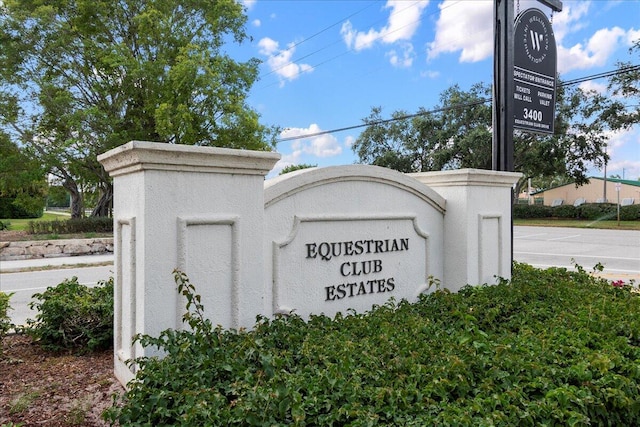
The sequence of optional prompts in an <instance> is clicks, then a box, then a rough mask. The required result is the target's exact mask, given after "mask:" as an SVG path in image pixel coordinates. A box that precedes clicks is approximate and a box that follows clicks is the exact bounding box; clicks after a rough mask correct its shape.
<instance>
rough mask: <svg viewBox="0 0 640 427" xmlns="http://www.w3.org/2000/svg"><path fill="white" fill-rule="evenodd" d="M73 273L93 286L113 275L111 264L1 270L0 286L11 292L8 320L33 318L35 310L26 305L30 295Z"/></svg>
mask: <svg viewBox="0 0 640 427" xmlns="http://www.w3.org/2000/svg"><path fill="white" fill-rule="evenodd" d="M74 276H75V277H77V278H78V282H80V283H82V284H85V285H88V286H95V285H96V284H97V283H98V281H100V280H107V279H108V278H109V277H111V276H113V265H107V266H99V267H86V266H85V267H82V268H69V269H59V270H43V271H25V272H11V273H8V272H2V273H0V290H1V291H2V292H5V293H12V292H13V293H14V294H13V295H12V296H11V299H10V300H9V304H10V305H11V307H12V308H13V310H10V311H9V313H8V314H9V317H10V318H11V321H12V322H13V323H14V324H16V325H23V324H25V321H26V320H27V319H28V318H31V319H34V318H35V316H36V314H37V313H36V311H35V310H31V309H29V303H30V302H31V301H33V299H32V298H31V297H32V295H33V294H35V293H41V292H44V291H45V290H46V289H47V287H49V286H55V285H57V284H59V283H61V282H62V281H64V280H65V279H67V278H71V277H74Z"/></svg>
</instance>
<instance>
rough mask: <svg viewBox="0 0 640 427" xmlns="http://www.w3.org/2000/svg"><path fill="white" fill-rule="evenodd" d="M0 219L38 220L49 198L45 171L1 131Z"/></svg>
mask: <svg viewBox="0 0 640 427" xmlns="http://www.w3.org/2000/svg"><path fill="white" fill-rule="evenodd" d="M0 152H1V153H2V156H0V218H19V217H37V216H39V215H40V214H41V213H42V209H43V208H44V205H45V199H46V194H47V181H46V178H45V175H46V173H45V170H44V169H43V168H42V167H41V166H40V163H39V162H38V161H37V160H34V159H32V158H29V156H27V155H26V154H25V153H24V152H23V151H22V150H20V148H19V147H18V146H17V145H16V144H15V143H14V142H12V141H11V139H10V138H9V135H7V134H6V133H4V132H2V131H0Z"/></svg>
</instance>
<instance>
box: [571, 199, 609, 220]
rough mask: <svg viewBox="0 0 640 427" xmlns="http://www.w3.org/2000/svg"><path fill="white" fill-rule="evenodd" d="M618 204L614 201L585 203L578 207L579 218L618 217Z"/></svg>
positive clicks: (599, 218)
mask: <svg viewBox="0 0 640 427" xmlns="http://www.w3.org/2000/svg"><path fill="white" fill-rule="evenodd" d="M616 212H617V205H615V204H613V203H585V204H583V205H580V206H579V207H578V218H580V219H588V220H592V221H595V220H605V219H616Z"/></svg>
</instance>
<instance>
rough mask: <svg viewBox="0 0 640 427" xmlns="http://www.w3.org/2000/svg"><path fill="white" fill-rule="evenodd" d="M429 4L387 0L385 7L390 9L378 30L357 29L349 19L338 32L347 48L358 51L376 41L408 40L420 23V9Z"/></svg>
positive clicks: (422, 0) (427, 0)
mask: <svg viewBox="0 0 640 427" xmlns="http://www.w3.org/2000/svg"><path fill="white" fill-rule="evenodd" d="M428 4H429V0H420V1H416V2H407V1H402V0H388V1H387V3H386V5H385V8H386V9H391V12H390V14H389V19H388V21H387V24H386V25H385V26H384V27H382V28H381V29H380V30H376V29H374V28H370V29H369V30H368V31H357V30H356V29H354V28H353V24H351V22H350V21H347V22H345V23H344V24H342V28H341V29H340V34H342V38H343V40H344V42H345V44H346V45H347V47H348V48H349V49H354V50H356V51H360V50H363V49H369V48H371V47H373V46H374V44H375V43H376V42H380V43H383V44H393V43H396V42H399V41H405V42H406V41H408V40H411V38H412V37H413V36H414V34H415V33H416V30H417V29H418V26H419V25H420V16H421V15H422V11H423V10H424V9H425V8H426V7H427V5H428Z"/></svg>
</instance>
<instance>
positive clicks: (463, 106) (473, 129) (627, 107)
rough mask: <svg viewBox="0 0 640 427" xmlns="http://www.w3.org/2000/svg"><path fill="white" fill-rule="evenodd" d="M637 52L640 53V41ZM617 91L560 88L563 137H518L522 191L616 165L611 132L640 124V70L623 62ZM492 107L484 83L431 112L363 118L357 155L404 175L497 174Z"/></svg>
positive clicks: (378, 112) (558, 122)
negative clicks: (611, 158) (530, 182)
mask: <svg viewBox="0 0 640 427" xmlns="http://www.w3.org/2000/svg"><path fill="white" fill-rule="evenodd" d="M630 53H632V54H634V53H635V54H640V40H637V41H635V42H634V44H633V46H632V47H631V48H630ZM609 91H610V95H609V96H605V95H603V94H600V93H596V92H594V91H589V92H586V91H583V90H581V89H580V88H578V87H575V86H573V85H563V84H562V82H560V84H559V85H558V89H557V100H556V117H555V134H554V135H538V134H534V133H530V132H524V131H519V130H516V131H515V132H514V169H515V170H516V171H517V172H521V173H522V174H523V175H524V177H523V179H522V180H521V181H520V183H519V186H518V187H520V186H522V185H523V184H524V183H525V182H526V180H527V179H528V178H536V179H538V180H541V181H548V180H558V179H560V180H563V181H565V180H566V181H570V182H574V183H576V184H577V185H581V184H584V183H586V182H588V176H587V173H588V170H589V168H590V167H592V166H593V167H598V168H599V167H602V166H603V165H604V164H605V163H606V162H607V161H608V154H607V150H606V148H607V142H608V138H609V135H610V131H618V130H624V129H629V128H630V127H632V126H634V125H635V124H637V123H640V67H639V66H638V65H637V64H636V65H633V64H632V63H631V62H621V63H619V64H618V72H617V73H615V74H614V75H613V76H612V77H611V78H610V82H609ZM490 101H491V87H490V86H489V85H487V84H484V83H478V84H475V85H473V86H472V87H471V88H470V89H469V90H467V91H464V90H462V89H461V88H460V87H459V86H458V85H454V86H452V87H450V88H449V89H447V90H445V91H444V92H443V93H442V94H441V95H440V102H439V104H438V105H436V106H435V107H434V108H432V109H431V110H429V111H427V110H426V109H425V108H421V109H420V110H419V111H418V112H417V113H415V114H407V113H406V112H404V111H396V112H393V113H391V118H390V119H384V118H383V115H382V108H380V107H374V108H372V110H371V114H370V115H369V116H368V117H366V118H365V119H363V122H364V123H365V124H366V125H367V128H366V129H365V130H364V131H363V132H362V133H361V134H360V136H359V137H358V138H357V140H356V141H355V143H354V144H353V146H352V148H353V150H354V152H355V153H356V155H357V156H358V160H359V161H360V162H361V163H366V164H374V165H378V166H384V167H388V168H392V169H397V170H399V171H401V172H424V171H437V170H443V169H457V168H479V169H491V149H492V147H491V144H492V141H491V140H492V114H491V103H490ZM518 189H519V188H518ZM518 189H517V190H518Z"/></svg>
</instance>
